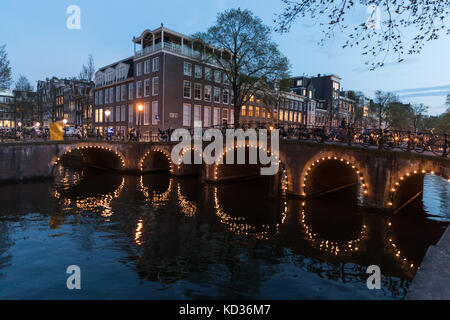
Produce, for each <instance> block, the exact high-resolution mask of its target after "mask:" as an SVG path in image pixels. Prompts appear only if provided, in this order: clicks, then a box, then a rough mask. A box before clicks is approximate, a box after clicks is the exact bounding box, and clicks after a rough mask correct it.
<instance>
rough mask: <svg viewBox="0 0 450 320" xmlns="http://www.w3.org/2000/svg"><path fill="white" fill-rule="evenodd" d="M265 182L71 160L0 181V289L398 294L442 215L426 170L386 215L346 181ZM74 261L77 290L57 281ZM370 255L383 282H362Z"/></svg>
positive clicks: (22, 294) (128, 294)
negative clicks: (418, 186)
mask: <svg viewBox="0 0 450 320" xmlns="http://www.w3.org/2000/svg"><path fill="white" fill-rule="evenodd" d="M444 182H446V181H444ZM267 190H268V182H267V181H266V180H254V181H247V182H240V183H230V184H224V185H209V184H207V185H205V186H201V185H200V184H199V183H198V180H197V178H195V177H194V178H180V179H178V178H172V177H170V176H169V175H167V174H152V175H144V176H122V175H118V174H111V173H106V172H99V171H92V170H84V171H82V172H80V171H72V170H68V169H61V170H60V173H59V176H58V178H57V180H56V181H55V182H54V183H53V182H42V183H26V184H21V185H9V186H0V200H1V203H2V204H3V205H2V207H1V208H0V298H30V299H41V298H57V299H71V298H82V299H85V298H97V299H103V298H112V299H115V298H125V299H127V298H135V299H171V298H178V299H192V298H233V299H239V298H256V299H258V298H263V299H325V298H326V299H330V298H331V299H332V298H335V299H374V298H376V299H380V298H381V299H401V298H403V297H404V295H405V294H406V292H407V288H408V285H409V283H410V281H411V279H412V278H413V276H414V274H415V272H416V270H417V266H418V265H419V264H420V261H421V260H422V258H423V256H424V254H425V251H426V249H427V248H428V246H429V245H430V244H434V243H435V242H436V241H437V240H438V239H439V237H440V236H441V234H442V232H443V230H444V229H443V228H444V226H445V225H446V223H443V222H442V221H447V222H448V221H449V220H450V218H449V214H448V208H447V206H446V203H448V199H449V187H448V184H446V183H441V182H440V180H436V177H431V178H430V177H428V176H427V177H426V178H425V192H424V196H423V206H422V200H421V199H419V200H418V201H415V202H416V203H415V204H413V205H412V206H411V208H408V209H405V210H406V211H407V212H406V214H399V215H396V216H391V215H386V214H384V213H382V212H379V211H373V210H368V209H366V208H362V207H359V206H358V205H357V201H356V198H357V190H344V191H341V192H339V193H336V194H334V195H329V196H327V197H326V198H320V199H314V200H308V201H306V202H302V201H300V200H299V199H296V198H287V199H284V198H282V199H278V200H274V199H271V198H269V197H268V196H267ZM353 199H355V200H353ZM422 207H424V208H425V210H426V212H428V213H430V214H433V215H434V216H439V220H440V221H435V220H436V219H435V218H434V217H432V218H431V219H430V218H429V217H426V216H425V214H424V213H423V212H422V211H421V210H423V209H422ZM446 210H447V211H446ZM433 219H434V220H433ZM399 252H400V253H399ZM72 264H76V265H79V266H80V267H81V270H82V288H83V290H81V291H69V290H67V289H66V287H65V283H66V279H67V278H66V277H67V275H66V274H65V269H66V268H67V266H69V265H72ZM372 264H376V265H379V266H380V267H381V271H382V273H383V277H382V290H378V291H377V290H375V291H370V290H368V289H367V287H366V285H365V281H366V278H367V274H366V273H365V271H366V268H367V266H368V265H372Z"/></svg>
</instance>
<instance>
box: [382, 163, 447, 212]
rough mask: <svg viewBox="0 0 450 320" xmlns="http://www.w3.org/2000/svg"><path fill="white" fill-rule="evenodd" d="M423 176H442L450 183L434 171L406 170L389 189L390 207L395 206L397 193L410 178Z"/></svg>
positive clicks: (442, 174)
mask: <svg viewBox="0 0 450 320" xmlns="http://www.w3.org/2000/svg"><path fill="white" fill-rule="evenodd" d="M419 174H420V175H423V176H425V175H426V174H431V175H437V176H440V177H442V178H444V179H445V180H447V182H450V178H449V177H447V176H445V174H444V173H441V172H435V171H434V170H425V169H417V170H412V171H409V170H405V171H403V172H402V173H400V174H399V176H400V178H398V180H397V181H394V182H392V183H391V186H390V188H389V191H390V201H389V202H388V203H387V206H388V207H392V206H393V205H394V199H395V197H396V195H397V192H398V190H399V188H400V187H401V185H402V184H403V183H404V182H405V181H406V180H407V179H408V178H409V177H413V176H415V175H419Z"/></svg>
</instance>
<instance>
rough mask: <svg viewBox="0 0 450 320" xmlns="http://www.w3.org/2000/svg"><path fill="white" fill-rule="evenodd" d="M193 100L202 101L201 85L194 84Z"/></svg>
mask: <svg viewBox="0 0 450 320" xmlns="http://www.w3.org/2000/svg"><path fill="white" fill-rule="evenodd" d="M194 99H195V100H202V84H201V83H196V84H194Z"/></svg>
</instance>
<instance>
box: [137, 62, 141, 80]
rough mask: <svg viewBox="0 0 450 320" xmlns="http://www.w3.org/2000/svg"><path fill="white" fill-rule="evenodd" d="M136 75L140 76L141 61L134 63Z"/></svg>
mask: <svg viewBox="0 0 450 320" xmlns="http://www.w3.org/2000/svg"><path fill="white" fill-rule="evenodd" d="M136 76H138V77H139V76H142V62H139V63H138V64H137V65H136Z"/></svg>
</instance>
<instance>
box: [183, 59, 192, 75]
mask: <svg viewBox="0 0 450 320" xmlns="http://www.w3.org/2000/svg"><path fill="white" fill-rule="evenodd" d="M184 75H185V76H188V77H190V76H192V64H190V63H189V62H185V63H184Z"/></svg>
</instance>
